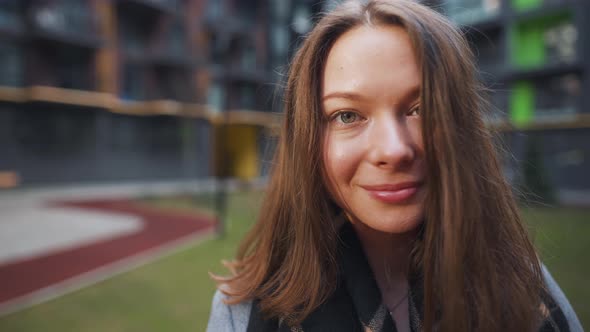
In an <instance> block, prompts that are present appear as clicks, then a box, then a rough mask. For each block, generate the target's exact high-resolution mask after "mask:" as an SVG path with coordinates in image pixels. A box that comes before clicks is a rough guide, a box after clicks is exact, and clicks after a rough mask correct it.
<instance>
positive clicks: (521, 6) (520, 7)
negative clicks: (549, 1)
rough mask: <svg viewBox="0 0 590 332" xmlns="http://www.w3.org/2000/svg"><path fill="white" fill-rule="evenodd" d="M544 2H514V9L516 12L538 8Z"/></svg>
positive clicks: (530, 0)
mask: <svg viewBox="0 0 590 332" xmlns="http://www.w3.org/2000/svg"><path fill="white" fill-rule="evenodd" d="M542 3H543V0H512V7H513V8H514V9H516V10H526V9H531V8H534V7H538V6H540V5H541V4H542Z"/></svg>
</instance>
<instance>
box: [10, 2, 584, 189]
mask: <svg viewBox="0 0 590 332" xmlns="http://www.w3.org/2000/svg"><path fill="white" fill-rule="evenodd" d="M339 2H340V1H334V0H332V1H317V0H52V1H47V0H27V1H19V0H5V1H2V2H0V71H1V73H0V174H2V173H4V174H6V173H12V174H17V175H18V177H19V178H20V183H21V184H22V185H27V184H31V185H35V184H44V183H65V182H86V181H93V182H96V181H119V180H157V179H182V178H200V177H209V176H213V175H216V176H230V177H238V178H243V179H249V178H252V177H256V176H260V175H264V174H266V172H267V171H268V165H269V160H268V159H269V158H270V155H271V153H270V152H272V149H273V146H274V141H275V139H276V131H277V128H278V126H279V125H280V113H281V107H282V102H281V87H282V85H283V84H284V78H285V77H284V76H285V73H286V69H287V67H286V66H287V64H288V62H289V59H290V57H291V56H292V54H293V52H294V50H296V48H297V46H298V44H299V43H300V41H301V36H302V35H304V34H305V33H307V32H308V31H309V30H310V29H311V27H312V26H313V24H314V20H316V19H317V18H318V16H319V15H320V14H321V12H323V11H327V10H330V9H332V8H333V7H334V6H335V5H337V4H338V3H339ZM427 4H428V5H430V6H432V7H433V8H435V9H437V10H439V11H441V12H443V13H444V14H446V15H448V16H449V17H450V18H451V19H452V20H453V21H454V22H456V23H457V24H458V25H460V26H461V27H462V29H463V31H464V32H465V34H466V36H467V37H468V38H469V40H470V42H471V44H472V46H473V48H474V50H475V52H476V55H477V59H478V63H479V67H480V75H481V78H482V80H483V81H484V82H485V83H486V85H487V86H488V87H489V88H490V89H491V91H492V92H491V99H492V101H493V104H494V105H495V108H496V110H497V111H496V112H494V113H493V114H490V116H489V118H488V121H489V125H490V126H491V127H493V128H495V129H498V130H499V131H500V132H501V136H502V138H503V141H504V143H505V144H506V145H507V147H508V149H509V150H510V151H511V154H510V155H511V156H513V157H507V158H506V159H505V166H506V172H507V174H508V176H509V178H510V179H511V180H512V181H513V182H514V183H515V184H517V185H520V184H522V185H523V186H525V187H535V186H537V187H538V188H537V189H538V190H537V191H538V192H539V193H540V194H543V192H542V191H543V190H544V189H543V188H545V189H547V188H551V189H552V191H553V192H555V193H556V195H558V196H560V197H566V196H568V195H570V196H571V195H574V196H575V195H576V194H577V193H578V192H588V191H590V176H588V175H587V170H588V169H590V111H589V109H590V79H588V77H589V76H590V36H587V35H586V34H584V33H583V32H584V31H588V29H590V25H589V24H590V23H588V22H589V21H590V8H589V4H588V3H587V1H584V0H445V1H440V0H430V1H428V2H427ZM0 182H1V181H0ZM547 190H548V189H547Z"/></svg>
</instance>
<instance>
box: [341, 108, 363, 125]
mask: <svg viewBox="0 0 590 332" xmlns="http://www.w3.org/2000/svg"><path fill="white" fill-rule="evenodd" d="M358 118H359V116H358V114H356V113H354V112H349V111H343V112H338V114H336V120H338V121H339V122H341V123H344V124H350V123H354V122H355V121H357V120H358Z"/></svg>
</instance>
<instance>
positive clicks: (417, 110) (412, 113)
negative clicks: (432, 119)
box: [407, 106, 420, 116]
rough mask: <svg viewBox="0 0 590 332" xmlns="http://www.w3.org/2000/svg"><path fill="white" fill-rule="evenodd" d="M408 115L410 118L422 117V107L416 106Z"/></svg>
mask: <svg viewBox="0 0 590 332" xmlns="http://www.w3.org/2000/svg"><path fill="white" fill-rule="evenodd" d="M407 115H408V116H417V115H420V106H414V107H412V108H411V109H410V110H409V111H408V113H407Z"/></svg>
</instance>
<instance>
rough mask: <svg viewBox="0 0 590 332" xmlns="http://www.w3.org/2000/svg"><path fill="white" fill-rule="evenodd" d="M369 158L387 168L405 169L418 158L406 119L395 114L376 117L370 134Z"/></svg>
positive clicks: (374, 163)
mask: <svg viewBox="0 0 590 332" xmlns="http://www.w3.org/2000/svg"><path fill="white" fill-rule="evenodd" d="M368 136H369V137H368V140H369V142H368V143H369V144H368V145H369V151H368V160H369V161H370V162H371V163H372V164H373V165H375V166H377V167H379V168H385V169H396V170H397V169H404V168H407V167H409V166H410V165H412V163H413V162H414V160H415V158H416V148H415V142H413V139H412V135H411V132H410V128H409V127H408V125H407V121H406V120H405V119H397V118H396V117H395V115H392V116H386V117H381V118H378V119H375V121H374V122H373V123H372V124H371V128H370V130H369V135H368Z"/></svg>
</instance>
